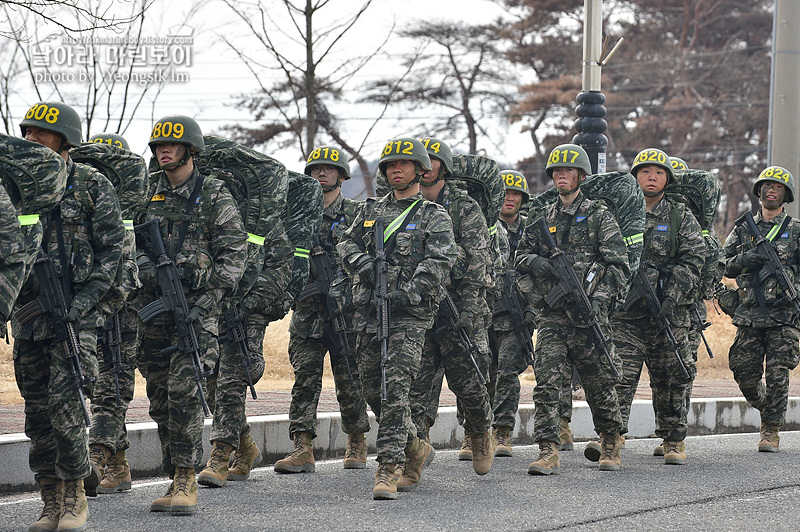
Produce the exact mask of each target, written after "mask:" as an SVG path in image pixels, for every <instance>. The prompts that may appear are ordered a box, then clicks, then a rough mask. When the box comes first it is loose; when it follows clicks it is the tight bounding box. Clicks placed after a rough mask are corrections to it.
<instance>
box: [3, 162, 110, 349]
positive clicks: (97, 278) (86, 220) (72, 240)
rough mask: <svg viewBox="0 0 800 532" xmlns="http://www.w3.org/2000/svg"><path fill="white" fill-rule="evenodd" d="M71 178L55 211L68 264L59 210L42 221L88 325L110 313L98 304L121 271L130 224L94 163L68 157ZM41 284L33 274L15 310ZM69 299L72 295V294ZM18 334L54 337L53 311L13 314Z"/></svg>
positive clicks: (46, 243) (45, 242)
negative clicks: (25, 317) (23, 316)
mask: <svg viewBox="0 0 800 532" xmlns="http://www.w3.org/2000/svg"><path fill="white" fill-rule="evenodd" d="M67 171H68V173H69V178H68V181H67V190H66V192H65V193H64V197H63V199H62V200H61V203H59V206H58V208H57V209H56V211H54V213H56V212H60V214H61V220H62V226H63V231H62V234H63V239H64V248H65V249H64V250H63V252H64V254H65V256H66V257H67V261H68V262H69V263H68V264H62V261H61V256H60V253H59V249H58V238H57V231H56V223H55V222H54V213H51V214H50V215H49V216H48V217H47V218H46V220H44V221H43V226H44V236H43V238H42V245H43V246H45V249H46V251H47V253H48V254H49V255H50V257H52V258H53V260H54V262H55V263H56V267H57V269H58V268H60V269H61V270H62V271H65V272H69V276H70V286H71V291H72V298H71V303H70V308H77V309H78V310H79V311H80V313H81V323H80V325H81V327H82V328H84V329H87V328H94V327H99V326H101V325H103V323H104V322H105V319H106V318H107V315H106V314H105V312H103V311H102V310H101V309H100V308H99V307H98V303H99V301H100V300H101V299H102V298H103V296H104V295H105V294H106V292H107V291H108V290H109V288H110V287H111V284H112V283H113V282H114V281H115V279H116V276H117V269H118V267H119V264H120V260H121V257H122V248H123V243H124V239H125V229H124V227H123V225H122V215H121V213H120V208H119V200H118V199H117V194H116V192H115V191H114V187H113V186H112V185H111V183H110V182H109V181H108V179H106V178H105V176H103V174H101V173H100V172H98V171H97V170H95V169H94V168H92V167H90V166H86V165H82V164H78V163H75V162H73V161H72V159H70V160H69V161H67ZM38 294H39V285H38V282H37V280H36V276H35V275H32V276H31V277H30V278H29V279H28V281H27V282H26V283H25V285H24V286H23V289H22V292H21V293H20V297H19V299H18V301H17V305H16V306H15V311H16V310H18V309H19V308H20V307H21V306H22V305H25V304H26V303H29V302H31V301H32V300H34V299H36V297H37V296H38ZM67 299H68V300H69V299H70V298H69V296H68V297H67ZM11 327H12V331H13V334H14V337H15V338H19V339H27V340H30V339H33V340H44V339H47V338H52V337H53V336H54V334H55V333H54V331H53V328H52V326H51V324H50V317H49V316H45V315H42V316H39V317H37V318H35V319H33V320H31V321H29V322H28V323H26V324H21V323H20V322H19V321H18V320H16V319H15V317H14V316H12V320H11Z"/></svg>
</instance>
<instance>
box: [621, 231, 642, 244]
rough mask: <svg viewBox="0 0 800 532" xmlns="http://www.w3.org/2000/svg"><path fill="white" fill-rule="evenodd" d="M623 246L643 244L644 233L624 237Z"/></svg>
mask: <svg viewBox="0 0 800 532" xmlns="http://www.w3.org/2000/svg"><path fill="white" fill-rule="evenodd" d="M624 240H625V245H626V246H632V245H634V244H641V243H642V242H644V233H636V234H635V235H631V236H627V237H625V239H624Z"/></svg>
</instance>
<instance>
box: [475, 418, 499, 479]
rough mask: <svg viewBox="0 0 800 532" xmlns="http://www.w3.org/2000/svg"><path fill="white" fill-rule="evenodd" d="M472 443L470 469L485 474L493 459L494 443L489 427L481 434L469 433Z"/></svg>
mask: <svg viewBox="0 0 800 532" xmlns="http://www.w3.org/2000/svg"><path fill="white" fill-rule="evenodd" d="M469 439H470V443H471V444H472V469H474V470H475V472H476V473H477V474H479V475H485V474H486V473H488V472H489V470H490V469H491V468H492V460H494V445H493V444H492V434H491V432H490V431H489V429H486V432H484V433H483V434H470V435H469Z"/></svg>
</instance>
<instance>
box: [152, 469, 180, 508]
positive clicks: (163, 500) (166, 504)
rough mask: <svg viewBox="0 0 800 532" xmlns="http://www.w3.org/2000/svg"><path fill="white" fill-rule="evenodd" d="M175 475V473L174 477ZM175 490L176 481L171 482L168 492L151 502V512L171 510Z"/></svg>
mask: <svg viewBox="0 0 800 532" xmlns="http://www.w3.org/2000/svg"><path fill="white" fill-rule="evenodd" d="M174 476H175V475H173V477H174ZM173 490H175V482H174V481H173V482H170V483H169V487H168V488H167V492H166V493H165V494H164V495H163V496H161V497H159V498H158V499H156V500H154V501H153V502H151V503H150V511H151V512H169V511H170V510H171V509H172V492H173Z"/></svg>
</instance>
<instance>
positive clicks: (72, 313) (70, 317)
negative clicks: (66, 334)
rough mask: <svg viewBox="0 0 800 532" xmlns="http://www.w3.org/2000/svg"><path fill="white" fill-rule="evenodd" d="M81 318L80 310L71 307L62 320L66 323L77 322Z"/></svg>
mask: <svg viewBox="0 0 800 532" xmlns="http://www.w3.org/2000/svg"><path fill="white" fill-rule="evenodd" d="M80 320H81V311H80V310H78V309H77V308H75V307H71V308H70V309H69V312H67V313H66V314H64V321H65V322H66V323H78V322H79V321H80Z"/></svg>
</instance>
